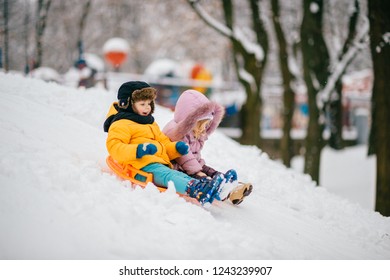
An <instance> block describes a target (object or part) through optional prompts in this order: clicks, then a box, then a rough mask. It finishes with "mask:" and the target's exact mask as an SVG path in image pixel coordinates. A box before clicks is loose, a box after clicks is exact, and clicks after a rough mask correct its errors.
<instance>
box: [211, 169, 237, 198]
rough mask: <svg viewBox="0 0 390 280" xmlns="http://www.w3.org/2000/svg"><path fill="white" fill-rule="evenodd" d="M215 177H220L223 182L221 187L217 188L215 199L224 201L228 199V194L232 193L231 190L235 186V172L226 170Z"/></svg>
mask: <svg viewBox="0 0 390 280" xmlns="http://www.w3.org/2000/svg"><path fill="white" fill-rule="evenodd" d="M216 176H222V177H223V182H222V184H221V187H220V188H219V191H218V195H217V197H216V198H217V199H218V200H222V201H224V200H226V199H227V198H228V197H229V194H230V193H231V192H232V191H233V189H234V188H235V187H236V186H237V172H236V171H235V170H234V169H230V170H228V171H227V172H226V173H225V174H223V173H218V174H217V175H215V176H214V177H216Z"/></svg>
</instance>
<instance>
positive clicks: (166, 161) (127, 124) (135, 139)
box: [104, 81, 224, 205]
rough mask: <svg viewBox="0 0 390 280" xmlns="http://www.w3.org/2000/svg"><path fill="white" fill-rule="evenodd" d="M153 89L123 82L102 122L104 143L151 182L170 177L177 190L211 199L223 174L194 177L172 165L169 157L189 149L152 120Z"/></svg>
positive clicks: (220, 187)
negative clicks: (147, 174)
mask: <svg viewBox="0 0 390 280" xmlns="http://www.w3.org/2000/svg"><path fill="white" fill-rule="evenodd" d="M155 98H156V89H154V88H152V87H150V86H149V85H148V84H147V83H145V82H141V81H131V82H127V83H124V84H123V85H121V86H120V88H119V90H118V102H114V103H113V104H112V105H111V107H110V110H109V112H108V115H107V118H106V121H105V122H104V131H105V132H108V136H107V141H106V146H107V150H108V152H109V154H110V155H111V156H112V158H113V159H115V160H116V161H117V162H118V163H120V164H122V165H123V166H126V165H128V164H130V165H132V166H133V167H135V168H137V169H140V170H143V171H145V172H149V173H152V174H153V182H154V183H155V184H156V185H159V186H164V187H167V186H168V182H169V181H172V182H173V183H174V185H175V188H176V191H177V192H178V193H181V194H187V195H189V196H190V197H193V198H196V199H197V200H198V201H199V202H200V203H201V204H202V205H208V204H209V203H212V201H213V200H214V198H215V197H217V196H221V193H224V192H223V187H224V183H223V181H224V180H223V177H216V178H213V179H207V180H203V179H202V180H198V179H194V178H192V177H190V176H188V175H186V174H185V173H183V172H180V171H176V170H174V169H172V167H173V166H172V164H171V160H174V159H175V158H178V157H180V156H182V155H185V154H187V153H188V150H189V147H188V145H187V144H186V143H184V142H182V141H179V142H172V141H171V140H170V139H169V138H168V137H167V136H166V135H165V134H164V133H162V132H161V130H160V128H159V126H158V125H157V123H156V122H155V121H154V118H153V116H152V113H153V112H154V100H155Z"/></svg>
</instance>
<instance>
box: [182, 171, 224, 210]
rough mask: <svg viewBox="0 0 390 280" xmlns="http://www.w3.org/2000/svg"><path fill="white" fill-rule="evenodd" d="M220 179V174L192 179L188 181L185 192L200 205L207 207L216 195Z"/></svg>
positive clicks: (221, 178)
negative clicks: (208, 177) (209, 177)
mask: <svg viewBox="0 0 390 280" xmlns="http://www.w3.org/2000/svg"><path fill="white" fill-rule="evenodd" d="M222 181H223V177H222V176H215V177H214V178H212V179H207V178H203V179H201V180H197V179H193V180H191V181H190V182H189V183H188V185H187V190H186V192H187V194H188V196H189V197H193V198H195V199H196V200H198V201H199V203H200V204H201V205H202V206H204V207H208V206H209V205H211V203H213V201H214V199H215V197H216V195H218V191H219V188H220V186H221V183H222Z"/></svg>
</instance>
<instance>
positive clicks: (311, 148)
mask: <svg viewBox="0 0 390 280" xmlns="http://www.w3.org/2000/svg"><path fill="white" fill-rule="evenodd" d="M314 5H315V6H314ZM314 7H315V8H314ZM322 11H323V2H322V0H315V1H311V0H304V16H303V21H302V27H301V38H302V54H303V66H304V67H303V72H304V80H305V83H306V87H307V95H308V103H309V124H308V129H307V136H306V144H305V147H306V153H305V168H304V172H305V173H307V174H309V175H310V176H311V177H312V179H313V180H314V181H316V182H317V183H319V179H320V178H319V177H320V161H321V150H322V148H323V146H324V140H323V137H322V133H323V129H324V125H323V123H322V122H321V121H320V112H319V110H318V107H317V102H316V97H317V93H318V92H319V91H320V90H321V88H323V87H324V84H325V82H326V79H327V78H328V76H329V73H328V70H327V68H328V66H329V55H328V50H327V47H326V44H325V41H324V38H323V34H322Z"/></svg>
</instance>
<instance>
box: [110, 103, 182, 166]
mask: <svg viewBox="0 0 390 280" xmlns="http://www.w3.org/2000/svg"><path fill="white" fill-rule="evenodd" d="M114 104H115V103H114ZM114 104H113V105H112V106H111V108H110V111H109V113H108V114H107V118H108V117H110V116H112V115H113V114H116V113H117V111H116V109H115V107H114ZM145 143H150V144H154V145H155V146H156V147H157V152H156V153H155V154H154V155H145V156H143V157H141V158H137V156H136V154H137V147H138V145H139V144H145ZM176 143H177V142H172V141H171V140H169V138H168V137H167V136H166V135H165V134H164V133H162V132H161V130H160V128H159V126H158V125H157V123H156V122H153V123H152V124H139V123H137V122H135V121H132V120H128V119H120V120H117V121H114V122H113V123H112V124H111V125H110V127H109V129H108V136H107V141H106V147H107V150H108V153H109V154H110V155H111V156H112V157H113V158H114V159H115V160H116V161H117V162H119V163H120V164H122V165H127V164H131V165H132V166H133V167H135V168H137V169H141V168H143V167H145V166H146V165H148V164H151V163H162V164H164V165H167V166H169V167H170V168H172V167H173V166H172V164H171V160H173V159H175V158H177V157H180V156H181V154H180V153H179V152H178V151H177V150H176Z"/></svg>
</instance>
